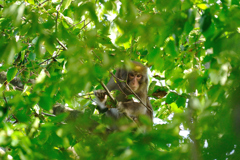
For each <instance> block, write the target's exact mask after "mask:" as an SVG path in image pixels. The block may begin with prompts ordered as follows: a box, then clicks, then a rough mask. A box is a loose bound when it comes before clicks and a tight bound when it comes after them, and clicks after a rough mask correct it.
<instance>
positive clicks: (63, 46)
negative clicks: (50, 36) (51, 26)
mask: <svg viewBox="0 0 240 160" xmlns="http://www.w3.org/2000/svg"><path fill="white" fill-rule="evenodd" d="M56 40H57V42H58V44H60V46H61V47H62V48H63V49H64V50H67V47H66V46H65V45H64V44H63V43H62V42H60V41H59V40H58V39H56Z"/></svg>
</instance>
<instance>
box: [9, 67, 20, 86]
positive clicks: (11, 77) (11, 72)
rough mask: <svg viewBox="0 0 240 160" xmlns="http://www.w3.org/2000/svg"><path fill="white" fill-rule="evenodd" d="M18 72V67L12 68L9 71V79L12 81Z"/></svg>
mask: <svg viewBox="0 0 240 160" xmlns="http://www.w3.org/2000/svg"><path fill="white" fill-rule="evenodd" d="M17 72H18V69H17V68H16V67H12V68H10V69H9V70H8V72H7V81H8V82H10V81H11V80H13V78H14V77H15V76H16V74H17Z"/></svg>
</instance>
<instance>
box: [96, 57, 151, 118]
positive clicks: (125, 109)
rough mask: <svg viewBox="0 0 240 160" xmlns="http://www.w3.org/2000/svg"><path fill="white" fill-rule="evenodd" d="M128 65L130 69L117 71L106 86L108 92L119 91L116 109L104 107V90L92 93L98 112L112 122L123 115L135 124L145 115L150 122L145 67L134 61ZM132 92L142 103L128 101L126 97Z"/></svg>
mask: <svg viewBox="0 0 240 160" xmlns="http://www.w3.org/2000/svg"><path fill="white" fill-rule="evenodd" d="M130 64H131V65H130V68H129V67H126V66H125V67H123V68H120V69H117V70H116V73H115V75H112V77H111V78H110V80H109V82H108V83H107V85H106V86H107V89H108V90H109V91H112V90H118V91H120V93H119V94H118V95H117V96H116V101H117V102H118V103H117V105H116V108H107V107H106V105H105V103H106V101H107V93H106V91H105V90H96V91H94V94H95V96H96V99H97V101H98V102H100V103H98V105H99V108H100V112H105V113H106V115H107V116H108V117H111V118H113V119H114V120H118V119H120V118H121V117H123V115H124V114H125V115H126V116H127V117H130V118H131V119H132V120H133V121H135V122H137V123H138V122H139V116H141V115H145V116H146V117H148V118H149V120H150V121H151V122H152V121H153V109H152V106H151V103H150V101H149V98H148V96H147V92H148V90H147V87H148V77H147V67H146V66H144V65H143V64H141V63H139V62H136V61H131V63H130ZM133 92H134V93H135V94H136V96H138V97H139V99H140V101H142V103H141V102H135V101H134V100H133V99H128V96H129V95H131V94H133Z"/></svg>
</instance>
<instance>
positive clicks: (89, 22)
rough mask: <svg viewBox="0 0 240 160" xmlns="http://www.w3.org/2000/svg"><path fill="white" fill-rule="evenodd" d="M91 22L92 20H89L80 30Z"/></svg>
mask: <svg viewBox="0 0 240 160" xmlns="http://www.w3.org/2000/svg"><path fill="white" fill-rule="evenodd" d="M89 23H91V21H89V22H88V23H87V24H85V25H84V26H83V27H82V28H81V29H80V30H82V29H83V28H85V27H86V26H87V25H88V24H89Z"/></svg>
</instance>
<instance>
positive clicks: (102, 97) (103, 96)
mask: <svg viewBox="0 0 240 160" xmlns="http://www.w3.org/2000/svg"><path fill="white" fill-rule="evenodd" d="M94 94H95V96H96V98H97V99H98V100H99V101H100V102H101V103H105V102H106V100H107V93H106V91H105V90H96V91H94Z"/></svg>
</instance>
